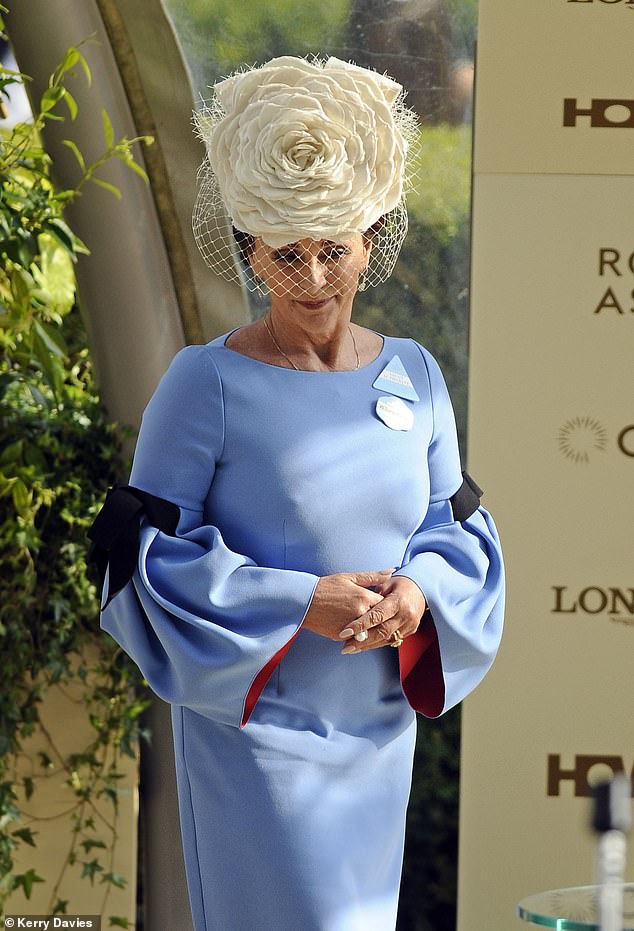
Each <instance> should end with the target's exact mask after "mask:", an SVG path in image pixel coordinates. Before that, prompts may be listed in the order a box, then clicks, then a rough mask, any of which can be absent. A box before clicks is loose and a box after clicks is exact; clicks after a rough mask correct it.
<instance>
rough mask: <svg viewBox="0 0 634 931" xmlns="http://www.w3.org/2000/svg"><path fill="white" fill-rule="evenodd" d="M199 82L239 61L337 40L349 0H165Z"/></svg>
mask: <svg viewBox="0 0 634 931" xmlns="http://www.w3.org/2000/svg"><path fill="white" fill-rule="evenodd" d="M167 6H168V8H169V10H170V13H171V14H172V16H173V17H174V20H175V22H176V24H177V27H178V31H179V36H180V38H181V40H182V41H183V43H184V44H185V47H186V50H187V54H188V58H189V60H190V63H192V64H193V65H194V70H195V73H196V74H197V76H199V78H200V82H199V83H200V85H201V86H204V85H206V84H212V83H213V82H214V81H216V80H218V79H219V78H220V77H223V76H225V75H227V74H228V73H229V72H231V71H233V70H234V69H235V68H236V67H237V66H238V65H239V64H263V63H264V62H265V61H268V59H269V58H273V57H275V56H277V55H309V54H311V53H313V54H316V53H320V52H325V51H326V47H325V46H326V45H328V46H329V47H332V46H335V47H336V46H338V45H340V44H341V42H342V37H343V34H344V30H345V26H346V24H347V22H348V13H349V6H350V2H349V0H320V2H319V3H298V2H297V0H267V3H262V2H261V0H242V2H241V3H235V2H234V0H214V3H209V0H168V2H167Z"/></svg>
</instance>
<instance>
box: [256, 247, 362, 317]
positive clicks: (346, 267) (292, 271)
mask: <svg viewBox="0 0 634 931" xmlns="http://www.w3.org/2000/svg"><path fill="white" fill-rule="evenodd" d="M370 248H371V245H370V242H369V240H367V239H366V238H365V237H364V236H363V235H362V234H361V233H358V234H355V235H354V236H352V237H350V239H346V240H345V241H344V242H340V243H335V242H330V241H329V240H325V239H322V240H314V239H301V240H299V242H294V243H291V245H288V246H282V247H280V248H279V249H274V248H272V247H271V246H267V245H266V243H264V242H262V240H261V239H257V240H256V241H255V245H254V247H253V250H252V252H251V256H250V261H251V267H252V269H253V271H254V273H255V274H256V275H257V277H258V278H260V279H261V280H262V281H263V282H264V283H265V284H266V285H267V287H268V289H269V291H270V293H271V298H272V303H273V305H274V306H275V305H277V306H281V305H282V304H284V305H287V306H290V305H295V306H296V307H300V308H304V309H305V310H307V311H320V310H322V309H323V310H331V309H332V310H335V309H337V308H339V309H344V308H346V309H350V307H351V305H352V299H353V298H354V295H355V294H356V291H357V288H358V286H359V276H360V275H361V274H362V273H363V272H364V271H365V269H366V268H367V265H368V259H369V257H370Z"/></svg>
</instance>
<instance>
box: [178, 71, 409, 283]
mask: <svg viewBox="0 0 634 931" xmlns="http://www.w3.org/2000/svg"><path fill="white" fill-rule="evenodd" d="M213 91H214V96H213V98H212V99H211V100H210V101H208V102H206V103H205V104H204V105H203V107H202V108H201V109H200V110H198V111H197V112H196V113H195V114H194V122H195V127H196V131H197V133H198V135H199V136H200V138H201V139H202V141H203V142H204V144H205V148H206V157H205V160H204V162H203V164H202V165H201V167H200V170H199V175H198V181H199V192H198V197H197V199H196V203H195V206H194V212H193V231H194V237H195V239H196V243H197V245H198V248H199V249H200V251H201V253H202V255H203V258H204V259H205V262H206V263H207V265H208V266H209V267H210V268H211V269H213V270H214V272H215V273H216V274H218V275H220V276H221V277H223V278H227V279H229V280H232V281H240V282H242V283H243V284H245V285H246V287H248V288H250V289H252V290H255V289H256V288H258V287H260V286H261V283H260V282H258V281H257V279H255V278H254V276H253V274H252V273H251V272H250V270H249V267H248V255H249V251H250V248H251V245H252V243H253V240H255V239H258V238H259V239H261V240H262V241H263V242H264V243H266V245H267V246H270V247H271V248H273V249H278V248H281V247H285V246H289V245H291V244H293V243H296V242H299V241H301V240H305V239H312V240H315V241H322V240H323V241H325V242H329V243H342V242H345V241H346V239H349V238H350V237H351V236H353V235H355V234H358V233H361V234H364V235H365V236H367V237H368V238H369V239H370V240H371V243H372V249H371V252H370V259H369V264H368V268H367V271H366V272H365V274H364V278H363V282H362V284H361V285H360V286H361V287H371V286H374V285H377V284H379V283H381V282H382V281H385V280H386V279H387V278H388V277H389V276H390V274H391V273H392V271H393V269H394V265H395V263H396V259H397V257H398V254H399V251H400V248H401V245H402V243H403V240H404V238H405V235H406V233H407V211H406V208H405V194H406V192H407V190H408V188H409V187H410V186H411V166H412V165H413V164H414V162H415V153H416V149H417V147H418V145H419V127H418V120H417V117H416V115H415V114H414V113H413V112H412V111H411V110H409V109H408V108H407V107H406V106H405V105H404V102H403V101H404V91H403V88H402V87H401V85H400V84H397V83H396V81H393V80H392V79H391V78H389V77H387V76H386V75H382V74H378V73H377V72H375V71H370V70H368V69H366V68H360V67H358V66H357V65H354V64H352V63H350V62H345V61H340V60H339V59H336V58H329V59H327V60H321V59H315V60H313V61H307V60H305V59H303V58H295V57H291V56H286V57H282V58H275V59H273V60H272V61H270V62H268V63H267V64H265V65H262V66H261V67H259V68H252V69H250V70H245V71H239V72H236V73H235V74H233V75H232V76H230V77H228V78H226V79H224V80H223V81H220V82H218V83H217V84H215V85H214V87H213ZM289 288H290V282H289Z"/></svg>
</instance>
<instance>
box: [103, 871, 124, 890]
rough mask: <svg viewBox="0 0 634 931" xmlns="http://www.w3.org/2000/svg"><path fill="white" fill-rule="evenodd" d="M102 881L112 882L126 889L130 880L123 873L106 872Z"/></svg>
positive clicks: (119, 887) (118, 887)
mask: <svg viewBox="0 0 634 931" xmlns="http://www.w3.org/2000/svg"><path fill="white" fill-rule="evenodd" d="M101 881H102V883H112V885H113V886H116V887H117V889H125V887H126V885H127V883H128V881H127V879H126V878H125V876H122V875H121V873H104V875H103V876H102V877H101Z"/></svg>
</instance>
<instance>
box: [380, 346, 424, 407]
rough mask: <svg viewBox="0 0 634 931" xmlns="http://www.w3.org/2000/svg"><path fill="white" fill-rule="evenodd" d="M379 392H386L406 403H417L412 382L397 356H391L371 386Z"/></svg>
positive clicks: (417, 399)
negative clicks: (404, 399)
mask: <svg viewBox="0 0 634 931" xmlns="http://www.w3.org/2000/svg"><path fill="white" fill-rule="evenodd" d="M372 387H373V388H378V389H379V391H387V392H389V393H390V394H395V395H396V396H397V397H399V398H406V399H407V400H408V401H419V400H420V398H419V397H418V395H417V394H416V389H415V388H414V385H413V384H412V380H411V378H410V377H409V375H408V374H407V372H406V371H405V366H404V365H403V363H402V362H401V360H400V359H399V357H398V356H393V357H392V359H391V360H390V361H389V362H388V364H387V365H386V366H385V368H384V369H383V371H382V372H381V374H380V375H379V376H378V378H377V379H376V381H375V382H374V383H373V385H372Z"/></svg>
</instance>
